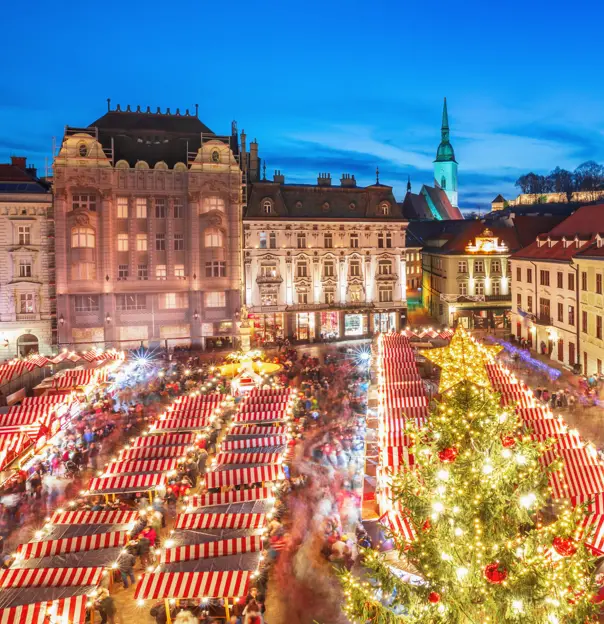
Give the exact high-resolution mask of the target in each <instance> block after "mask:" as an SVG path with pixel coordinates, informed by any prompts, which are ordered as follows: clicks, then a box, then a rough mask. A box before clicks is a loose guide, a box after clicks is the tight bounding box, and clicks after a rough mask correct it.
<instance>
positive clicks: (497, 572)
mask: <svg viewBox="0 0 604 624" xmlns="http://www.w3.org/2000/svg"><path fill="white" fill-rule="evenodd" d="M484 577H485V578H486V579H487V581H489V583H493V585H500V584H501V583H503V581H505V579H506V578H507V577H508V571H507V570H506V569H505V568H504V567H503V566H502V565H501V564H500V563H497V562H495V563H489V565H488V566H487V567H486V568H485V569H484Z"/></svg>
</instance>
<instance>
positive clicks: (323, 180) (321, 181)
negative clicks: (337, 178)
mask: <svg viewBox="0 0 604 624" xmlns="http://www.w3.org/2000/svg"><path fill="white" fill-rule="evenodd" d="M317 184H318V185H319V186H331V173H320V174H319V177H318V178H317Z"/></svg>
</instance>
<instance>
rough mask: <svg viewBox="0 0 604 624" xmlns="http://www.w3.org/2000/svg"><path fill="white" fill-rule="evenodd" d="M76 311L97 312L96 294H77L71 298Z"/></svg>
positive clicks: (97, 301)
mask: <svg viewBox="0 0 604 624" xmlns="http://www.w3.org/2000/svg"><path fill="white" fill-rule="evenodd" d="M73 305H74V309H75V311H76V312H98V311H99V297H98V295H77V296H76V297H74V300H73Z"/></svg>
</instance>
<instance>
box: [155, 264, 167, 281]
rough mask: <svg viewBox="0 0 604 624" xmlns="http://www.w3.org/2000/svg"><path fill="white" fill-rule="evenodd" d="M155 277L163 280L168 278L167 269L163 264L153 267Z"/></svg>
mask: <svg viewBox="0 0 604 624" xmlns="http://www.w3.org/2000/svg"><path fill="white" fill-rule="evenodd" d="M155 277H156V278H157V279H161V280H165V279H166V278H167V277H168V267H167V266H166V265H165V264H157V265H156V266H155Z"/></svg>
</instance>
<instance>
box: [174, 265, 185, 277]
mask: <svg viewBox="0 0 604 624" xmlns="http://www.w3.org/2000/svg"><path fill="white" fill-rule="evenodd" d="M174 277H177V278H178V279H185V277H186V276H185V265H184V264H175V265H174Z"/></svg>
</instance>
